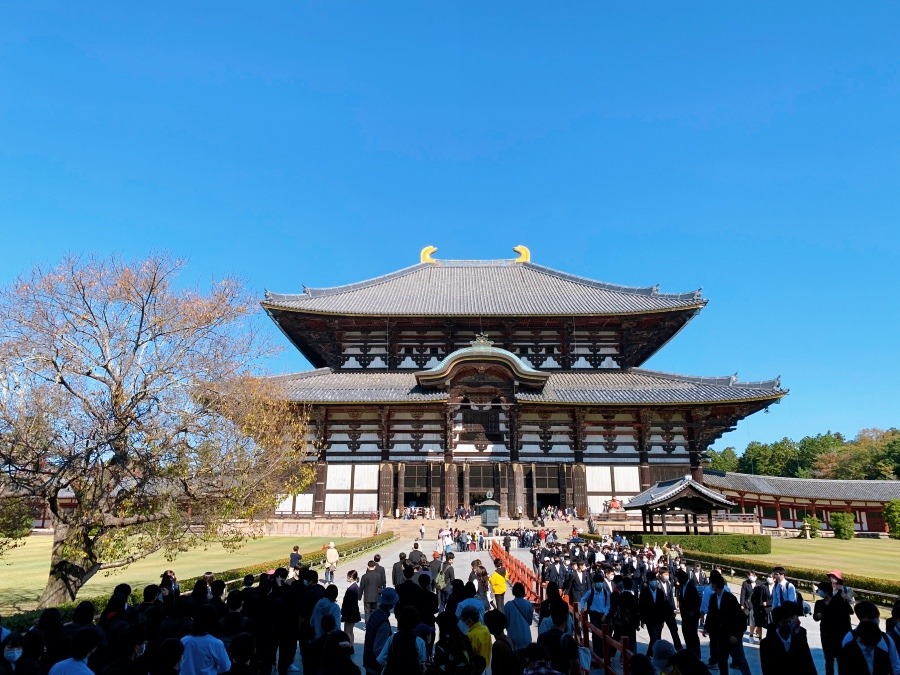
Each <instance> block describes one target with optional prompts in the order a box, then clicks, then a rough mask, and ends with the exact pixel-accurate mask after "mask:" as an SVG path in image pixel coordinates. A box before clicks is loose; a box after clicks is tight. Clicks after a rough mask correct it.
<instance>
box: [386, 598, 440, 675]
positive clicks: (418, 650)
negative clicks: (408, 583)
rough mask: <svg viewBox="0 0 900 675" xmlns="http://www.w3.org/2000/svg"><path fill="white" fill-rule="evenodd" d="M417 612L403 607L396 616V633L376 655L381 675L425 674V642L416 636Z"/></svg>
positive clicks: (411, 608) (414, 609) (413, 608)
mask: <svg viewBox="0 0 900 675" xmlns="http://www.w3.org/2000/svg"><path fill="white" fill-rule="evenodd" d="M418 625H419V610H417V609H416V608H415V607H404V608H403V610H402V611H401V612H400V614H399V615H398V616H397V632H396V633H394V634H393V635H391V636H390V637H389V638H388V639H387V641H386V642H385V643H384V646H383V647H382V648H381V653H380V654H379V655H378V658H377V661H378V663H380V664H381V665H382V666H384V670H382V671H381V675H413V674H414V673H424V672H425V661H426V660H427V658H428V657H427V655H426V651H425V640H423V639H422V638H420V637H418V636H417V635H416V632H415V630H416V626H418Z"/></svg>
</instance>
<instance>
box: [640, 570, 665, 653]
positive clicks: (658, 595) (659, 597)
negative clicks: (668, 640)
mask: <svg viewBox="0 0 900 675" xmlns="http://www.w3.org/2000/svg"><path fill="white" fill-rule="evenodd" d="M638 604H639V607H640V614H641V623H643V624H645V625H646V626H647V633H649V634H650V642H649V644H648V645H647V654H648V655H650V654H651V653H652V650H653V644H654V643H655V642H656V641H657V640H659V639H660V638H661V637H662V627H663V624H664V623H666V618H667V617H668V614H669V612H671V611H672V608H671V607H670V606H669V601H668V600H667V599H666V596H665V594H664V593H663V590H662V589H661V588H660V587H659V582H658V581H657V580H656V573H655V572H648V573H647V585H646V586H644V588H642V589H641V595H640V600H639V601H638Z"/></svg>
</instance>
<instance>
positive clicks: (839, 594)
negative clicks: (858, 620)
mask: <svg viewBox="0 0 900 675" xmlns="http://www.w3.org/2000/svg"><path fill="white" fill-rule="evenodd" d="M828 579H829V580H828V581H823V582H821V583H820V584H819V585H818V587H817V589H816V596H818V600H816V604H815V606H814V608H813V619H815V620H816V621H818V622H819V631H820V634H821V636H822V637H821V639H822V653H823V655H824V656H825V675H834V664H835V661H837V658H838V655H839V654H840V644H841V641H842V640H843V639H844V636H845V635H846V634H847V633H849V632H850V617H851V616H852V615H853V608H852V606H851V605H850V599H849V598H848V597H847V594H846V593H845V592H844V585H843V581H844V575H843V574H841V572H840V571H838V570H834V571H832V572H830V573H829V574H828Z"/></svg>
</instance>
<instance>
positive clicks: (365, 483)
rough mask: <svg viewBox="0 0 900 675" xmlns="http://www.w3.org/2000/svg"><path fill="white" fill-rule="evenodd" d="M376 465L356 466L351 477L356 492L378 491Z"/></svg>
mask: <svg viewBox="0 0 900 675" xmlns="http://www.w3.org/2000/svg"><path fill="white" fill-rule="evenodd" d="M378 469H379V467H378V465H377V464H357V465H356V467H355V469H354V471H355V472H356V473H355V475H354V476H353V485H354V489H356V490H377V489H378Z"/></svg>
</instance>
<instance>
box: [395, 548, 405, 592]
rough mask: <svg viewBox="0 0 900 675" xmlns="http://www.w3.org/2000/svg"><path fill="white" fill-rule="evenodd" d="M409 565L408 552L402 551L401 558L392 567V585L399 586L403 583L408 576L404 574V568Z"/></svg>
mask: <svg viewBox="0 0 900 675" xmlns="http://www.w3.org/2000/svg"><path fill="white" fill-rule="evenodd" d="M407 567H408V565H407V564H406V554H405V553H403V552H401V553H400V560H398V561H397V562H395V563H394V566H393V567H392V568H391V586H393V587H394V588H397V586H399V585H400V584H402V583H403V582H404V581H405V580H406V577H404V576H403V570H405V569H406V568H407Z"/></svg>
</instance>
